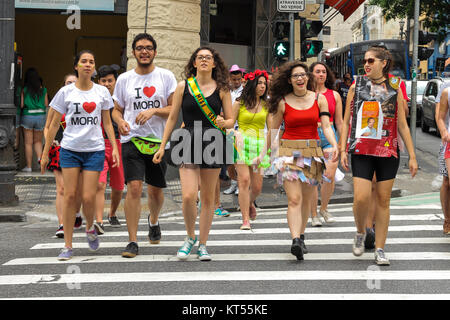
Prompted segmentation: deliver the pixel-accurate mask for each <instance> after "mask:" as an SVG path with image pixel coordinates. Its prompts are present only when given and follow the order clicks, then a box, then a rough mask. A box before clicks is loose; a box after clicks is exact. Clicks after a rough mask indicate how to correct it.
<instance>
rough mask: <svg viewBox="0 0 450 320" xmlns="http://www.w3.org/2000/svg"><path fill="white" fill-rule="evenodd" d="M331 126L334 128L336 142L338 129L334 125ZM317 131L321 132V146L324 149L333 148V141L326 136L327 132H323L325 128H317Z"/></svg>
mask: <svg viewBox="0 0 450 320" xmlns="http://www.w3.org/2000/svg"><path fill="white" fill-rule="evenodd" d="M331 128H332V129H333V132H334V137H335V139H336V142H337V141H338V137H337V134H336V130H335V129H334V126H333V125H331ZM317 132H318V133H319V138H320V146H321V147H322V149H328V148H331V147H332V145H331V143H329V142H328V140H327V138H325V134H324V133H323V130H322V128H321V127H318V128H317Z"/></svg>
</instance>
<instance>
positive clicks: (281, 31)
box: [272, 21, 291, 40]
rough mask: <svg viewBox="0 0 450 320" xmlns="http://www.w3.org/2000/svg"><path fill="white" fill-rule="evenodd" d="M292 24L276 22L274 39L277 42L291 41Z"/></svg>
mask: <svg viewBox="0 0 450 320" xmlns="http://www.w3.org/2000/svg"><path fill="white" fill-rule="evenodd" d="M290 28H291V24H290V22H289V21H276V22H275V23H274V24H273V29H272V32H273V37H274V38H275V39H277V40H282V39H289V31H290Z"/></svg>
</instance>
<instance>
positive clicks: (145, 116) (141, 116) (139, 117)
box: [135, 109, 155, 125]
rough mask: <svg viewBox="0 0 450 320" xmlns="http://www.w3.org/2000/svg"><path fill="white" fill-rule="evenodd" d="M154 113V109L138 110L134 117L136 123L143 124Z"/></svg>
mask: <svg viewBox="0 0 450 320" xmlns="http://www.w3.org/2000/svg"><path fill="white" fill-rule="evenodd" d="M154 114H155V109H148V110H145V111H142V112H140V113H139V114H138V115H137V117H136V121H135V122H136V124H138V125H143V124H145V123H146V122H147V121H148V120H150V118H151V117H153V115H154Z"/></svg>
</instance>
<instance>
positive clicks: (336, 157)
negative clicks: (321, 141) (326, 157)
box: [328, 146, 339, 162]
mask: <svg viewBox="0 0 450 320" xmlns="http://www.w3.org/2000/svg"><path fill="white" fill-rule="evenodd" d="M328 153H329V154H331V159H330V160H331V162H336V161H338V160H339V150H338V147H337V146H333V147H331V148H330V149H328Z"/></svg>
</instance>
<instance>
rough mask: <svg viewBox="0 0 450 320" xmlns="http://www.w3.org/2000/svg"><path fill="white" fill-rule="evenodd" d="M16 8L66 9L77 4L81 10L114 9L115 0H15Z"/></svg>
mask: <svg viewBox="0 0 450 320" xmlns="http://www.w3.org/2000/svg"><path fill="white" fill-rule="evenodd" d="M15 1H16V8H21V9H50V10H66V9H67V8H69V7H71V6H77V7H79V8H80V10H92V11H114V0H95V1H92V0H15Z"/></svg>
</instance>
